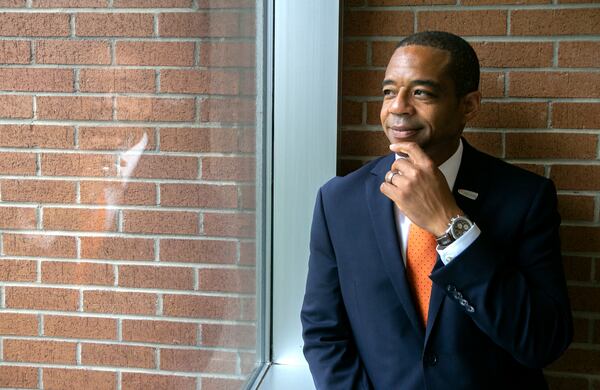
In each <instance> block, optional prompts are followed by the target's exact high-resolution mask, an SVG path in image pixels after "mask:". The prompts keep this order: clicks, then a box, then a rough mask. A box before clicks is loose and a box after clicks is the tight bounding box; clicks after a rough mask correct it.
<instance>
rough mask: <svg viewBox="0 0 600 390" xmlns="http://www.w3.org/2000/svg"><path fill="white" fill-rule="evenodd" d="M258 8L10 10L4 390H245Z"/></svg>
mask: <svg viewBox="0 0 600 390" xmlns="http://www.w3.org/2000/svg"><path fill="white" fill-rule="evenodd" d="M254 4H255V2H254V1H253V0H0V244H1V246H0V257H1V258H0V387H2V388H7V387H11V388H13V387H18V388H35V389H59V388H61V389H62V388H64V389H74V388H75V389H84V388H90V386H91V384H92V383H93V384H94V386H95V387H94V388H98V389H146V388H155V389H159V388H160V389H199V388H202V389H203V390H208V389H226V388H232V389H235V388H240V387H241V385H242V383H243V382H244V378H245V377H246V375H247V373H248V372H249V371H250V370H252V368H253V366H254V360H255V355H254V345H255V333H256V327H255V322H254V321H255V309H254V307H255V299H254V294H255V292H254V290H255V272H254V235H255V231H254V224H255V216H254V212H253V210H254V208H255V196H254V191H255V187H254V182H255V171H254V165H255V160H254V148H255V146H254V139H255V137H254V121H255V119H254V117H255V114H254V112H255V104H254V101H255V86H254V79H255V77H254V75H255V69H254V67H255V54H254V53H255V42H254V41H255V29H254V25H255V11H254Z"/></svg>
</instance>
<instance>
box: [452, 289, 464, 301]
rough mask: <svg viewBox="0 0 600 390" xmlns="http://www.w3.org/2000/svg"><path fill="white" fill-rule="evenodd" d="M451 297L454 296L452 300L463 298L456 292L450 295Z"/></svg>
mask: <svg viewBox="0 0 600 390" xmlns="http://www.w3.org/2000/svg"><path fill="white" fill-rule="evenodd" d="M452 295H454V299H462V297H463V296H462V294H461V293H459V292H458V291H457V292H455V293H454V294H452Z"/></svg>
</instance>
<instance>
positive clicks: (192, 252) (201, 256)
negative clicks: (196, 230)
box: [160, 239, 237, 264]
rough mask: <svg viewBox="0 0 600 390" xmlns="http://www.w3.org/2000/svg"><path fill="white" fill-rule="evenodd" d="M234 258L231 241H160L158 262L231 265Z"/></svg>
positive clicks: (233, 244) (233, 248)
mask: <svg viewBox="0 0 600 390" xmlns="http://www.w3.org/2000/svg"><path fill="white" fill-rule="evenodd" d="M236 257H237V248H236V243H235V242H233V241H217V240H182V239H163V240H160V261H173V262H182V263H223V264H232V263H234V262H235V260H236Z"/></svg>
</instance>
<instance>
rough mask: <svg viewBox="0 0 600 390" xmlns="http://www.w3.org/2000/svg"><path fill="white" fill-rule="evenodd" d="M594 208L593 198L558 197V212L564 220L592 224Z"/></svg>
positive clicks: (576, 196)
mask: <svg viewBox="0 0 600 390" xmlns="http://www.w3.org/2000/svg"><path fill="white" fill-rule="evenodd" d="M594 206H595V202H594V198H593V197H592V196H578V195H559V196H558V212H559V213H560V216H561V217H562V219H563V220H567V221H587V222H592V221H593V220H594ZM588 279H589V275H588Z"/></svg>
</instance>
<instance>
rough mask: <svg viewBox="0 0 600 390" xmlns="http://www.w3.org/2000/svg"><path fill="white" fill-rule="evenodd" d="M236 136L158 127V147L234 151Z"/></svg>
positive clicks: (234, 132)
mask: <svg viewBox="0 0 600 390" xmlns="http://www.w3.org/2000/svg"><path fill="white" fill-rule="evenodd" d="M0 136H1V135H0ZM238 138H239V136H238V132H237V130H236V129H218V128H170V127H169V128H163V129H160V149H161V150H162V151H167V152H225V153H226V152H235V151H237V150H238V141H239V140H238Z"/></svg>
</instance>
